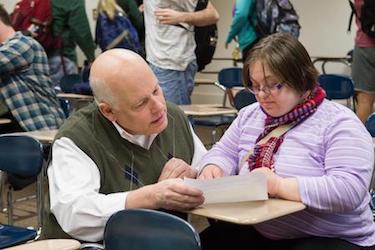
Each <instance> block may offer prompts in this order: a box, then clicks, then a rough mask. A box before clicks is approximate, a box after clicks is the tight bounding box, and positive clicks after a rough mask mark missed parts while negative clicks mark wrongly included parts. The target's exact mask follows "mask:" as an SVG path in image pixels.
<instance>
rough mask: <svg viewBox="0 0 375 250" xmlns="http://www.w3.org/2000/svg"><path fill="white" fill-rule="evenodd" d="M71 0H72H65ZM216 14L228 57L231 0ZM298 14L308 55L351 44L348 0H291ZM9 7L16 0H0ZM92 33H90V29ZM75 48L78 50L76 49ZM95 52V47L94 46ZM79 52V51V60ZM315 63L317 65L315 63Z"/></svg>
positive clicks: (211, 94)
mask: <svg viewBox="0 0 375 250" xmlns="http://www.w3.org/2000/svg"><path fill="white" fill-rule="evenodd" d="M67 1H72V0H67ZM211 1H212V3H213V4H214V5H215V7H216V8H217V9H218V11H219V14H220V20H219V23H218V26H219V42H218V47H217V49H216V52H215V57H231V53H232V50H233V43H232V44H231V45H230V46H229V48H228V49H225V48H224V43H225V37H226V35H227V33H228V30H229V25H230V23H231V12H232V6H233V3H234V0H211ZM291 1H292V2H293V4H294V7H295V8H296V10H297V12H298V14H299V16H300V24H301V26H302V29H301V36H300V41H301V42H302V43H303V44H304V45H305V47H306V48H307V50H308V52H309V53H310V55H311V56H335V57H336V56H337V57H340V56H345V54H346V53H347V52H348V51H349V50H350V49H351V48H352V47H353V37H354V34H355V32H354V31H355V25H354V23H353V27H352V30H353V31H352V33H351V34H347V33H346V29H347V25H348V19H349V15H350V8H349V5H348V2H347V1H345V0H329V1H327V0H291ZM97 2H98V0H86V12H87V15H88V17H89V20H90V25H91V28H92V31H93V32H94V27H95V22H94V20H93V18H92V10H93V9H94V8H96V5H97ZM0 3H3V4H4V5H5V7H6V8H7V9H8V10H9V11H10V10H12V9H13V7H14V4H15V3H16V0H0ZM93 34H94V33H93ZM78 51H79V50H78ZM97 53H99V50H97ZM83 59H84V58H83V55H82V53H81V52H80V51H79V63H80V64H82V61H83ZM226 66H231V62H229V61H228V62H225V63H223V62H215V63H212V64H211V65H210V66H209V67H207V70H219V69H220V68H222V67H226ZM318 66H319V65H318ZM327 69H328V70H329V71H330V72H338V73H341V72H344V73H349V72H348V68H347V67H343V66H341V65H335V64H330V65H328V67H327ZM198 77H200V78H202V77H204V78H207V77H209V78H212V79H216V76H215V75H203V76H200V75H198ZM220 94H221V93H220V91H218V90H216V89H215V88H212V87H211V88H209V87H204V86H203V87H202V86H199V87H197V88H196V89H195V91H194V97H193V100H194V101H196V102H213V101H220V100H221V99H220Z"/></svg>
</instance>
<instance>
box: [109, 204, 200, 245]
mask: <svg viewBox="0 0 375 250" xmlns="http://www.w3.org/2000/svg"><path fill="white" fill-rule="evenodd" d="M104 247H105V249H106V250H123V249H126V250H139V249H163V250H176V249H178V250H200V249H201V244H200V238H199V235H198V233H197V232H196V231H195V229H194V228H193V227H192V226H191V225H190V224H189V223H187V222H186V221H184V220H182V219H181V218H179V217H177V216H175V215H171V214H168V213H165V212H161V211H156V210H150V209H125V210H122V211H119V212H117V213H115V214H114V215H112V216H111V217H110V218H109V220H108V221H107V224H106V226H105V229H104Z"/></svg>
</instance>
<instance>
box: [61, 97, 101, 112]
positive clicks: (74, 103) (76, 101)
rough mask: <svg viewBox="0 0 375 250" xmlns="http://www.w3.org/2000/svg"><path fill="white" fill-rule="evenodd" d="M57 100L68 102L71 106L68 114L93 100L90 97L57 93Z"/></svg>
mask: <svg viewBox="0 0 375 250" xmlns="http://www.w3.org/2000/svg"><path fill="white" fill-rule="evenodd" d="M57 98H59V99H63V100H68V101H69V103H70V106H71V110H70V112H74V111H76V110H78V109H80V108H82V107H83V106H86V105H87V103H89V102H92V101H93V100H94V97H93V96H92V95H81V94H74V93H58V94H57Z"/></svg>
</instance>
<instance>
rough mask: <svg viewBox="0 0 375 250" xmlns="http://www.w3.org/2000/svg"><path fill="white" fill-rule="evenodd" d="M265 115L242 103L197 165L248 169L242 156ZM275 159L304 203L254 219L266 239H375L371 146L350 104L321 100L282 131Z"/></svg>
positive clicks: (278, 171)
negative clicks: (302, 118) (264, 218)
mask: <svg viewBox="0 0 375 250" xmlns="http://www.w3.org/2000/svg"><path fill="white" fill-rule="evenodd" d="M265 117H266V116H265V114H264V113H263V111H262V110H261V109H260V106H259V104H258V103H255V104H253V105H250V106H248V107H246V108H244V109H242V110H241V111H240V112H239V115H238V117H237V119H236V120H235V121H234V122H233V124H232V125H231V126H230V127H229V128H228V130H227V131H226V133H225V134H224V136H223V137H222V139H221V140H220V142H218V143H217V144H216V145H215V146H214V147H213V148H212V149H211V150H210V151H209V152H208V153H207V154H206V155H205V156H204V157H203V159H202V160H201V162H200V163H199V166H205V165H207V164H210V163H212V164H216V165H218V166H220V167H221V168H222V169H223V170H224V172H225V173H226V174H227V175H234V174H238V173H239V174H241V175H242V174H246V173H248V172H249V170H248V168H247V162H246V163H243V160H242V159H243V158H244V156H245V155H246V154H247V152H248V151H249V150H250V149H252V148H253V147H254V144H255V140H256V139H257V137H258V135H259V134H260V133H261V132H262V131H263V129H264V120H265ZM274 160H275V172H276V174H277V175H279V176H282V177H293V176H294V177H296V178H297V181H298V185H299V192H300V195H301V199H302V202H303V204H305V205H306V207H307V208H306V209H305V210H304V211H301V212H297V213H294V214H290V215H287V216H284V217H281V218H278V219H274V220H271V221H268V222H264V223H261V224H258V225H256V226H255V227H256V228H257V230H258V231H260V232H261V233H262V234H263V235H265V236H266V237H268V238H271V239H287V238H297V237H305V236H309V235H314V236H322V237H334V238H341V239H344V240H347V241H349V242H352V243H354V244H357V245H361V246H372V245H375V224H374V221H373V217H372V213H371V210H370V207H369V201H370V197H369V193H368V187H369V184H370V179H371V174H372V169H373V165H374V148H373V143H372V139H371V137H370V135H369V133H368V132H367V130H366V128H365V127H364V126H363V125H362V123H361V122H360V121H359V120H358V118H357V117H356V116H355V114H354V113H353V112H352V111H351V110H349V109H348V108H346V107H344V106H343V105H341V104H337V103H334V102H331V101H328V100H324V101H323V103H322V104H321V105H320V106H319V107H318V110H317V111H316V112H315V113H314V114H313V115H312V116H310V117H309V118H308V119H307V120H305V121H304V122H303V123H301V124H300V125H298V126H296V127H295V128H293V129H291V130H290V131H288V132H287V133H286V134H285V138H284V142H283V143H282V144H281V146H280V148H279V150H278V152H277V153H276V154H275V156H274ZM240 165H242V166H241V167H239V166H240ZM201 168H202V167H201Z"/></svg>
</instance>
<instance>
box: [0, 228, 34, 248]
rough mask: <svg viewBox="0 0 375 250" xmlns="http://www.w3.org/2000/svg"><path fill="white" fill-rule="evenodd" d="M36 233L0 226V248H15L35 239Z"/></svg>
mask: <svg viewBox="0 0 375 250" xmlns="http://www.w3.org/2000/svg"><path fill="white" fill-rule="evenodd" d="M36 236H37V232H36V231H35V230H32V229H27V228H22V227H15V226H8V225H2V224H0V248H1V249H3V248H5V247H11V246H15V245H18V244H21V243H25V242H27V241H29V240H33V239H35V237H36Z"/></svg>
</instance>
